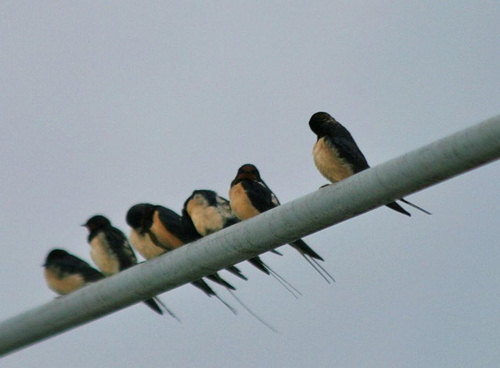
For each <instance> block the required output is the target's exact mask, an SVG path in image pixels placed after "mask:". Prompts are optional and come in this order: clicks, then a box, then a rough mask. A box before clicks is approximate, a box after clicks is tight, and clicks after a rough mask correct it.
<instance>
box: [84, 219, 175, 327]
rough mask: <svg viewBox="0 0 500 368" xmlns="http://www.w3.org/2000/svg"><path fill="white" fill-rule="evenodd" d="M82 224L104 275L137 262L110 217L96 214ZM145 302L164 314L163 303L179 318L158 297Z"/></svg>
mask: <svg viewBox="0 0 500 368" xmlns="http://www.w3.org/2000/svg"><path fill="white" fill-rule="evenodd" d="M82 226H85V227H86V228H87V230H88V231H89V235H88V238H87V241H88V243H89V245H90V257H91V258H92V260H93V261H94V263H95V264H96V266H97V268H99V270H100V271H101V272H102V273H103V274H104V276H111V275H114V274H116V273H118V272H120V271H123V270H125V269H127V268H129V267H132V266H134V265H136V264H137V258H136V256H135V253H134V251H133V250H132V247H131V246H130V243H129V242H128V240H127V237H126V236H125V234H124V233H123V232H122V231H121V230H119V229H117V228H116V227H113V225H112V224H111V221H109V219H108V218H106V217H104V216H102V215H95V216H92V217H91V218H89V219H88V220H87V222H86V223H85V224H83V225H82ZM144 303H146V305H147V306H148V307H150V308H151V309H152V310H154V311H155V312H156V313H158V314H163V311H162V309H161V308H160V305H162V306H163V307H164V308H165V310H166V311H167V312H168V313H169V314H170V315H172V316H173V317H174V318H176V319H177V317H176V316H175V315H173V313H172V312H171V311H170V310H169V309H168V308H167V307H166V306H165V305H164V304H163V303H162V302H161V300H159V298H157V297H154V298H151V299H147V300H145V301H144Z"/></svg>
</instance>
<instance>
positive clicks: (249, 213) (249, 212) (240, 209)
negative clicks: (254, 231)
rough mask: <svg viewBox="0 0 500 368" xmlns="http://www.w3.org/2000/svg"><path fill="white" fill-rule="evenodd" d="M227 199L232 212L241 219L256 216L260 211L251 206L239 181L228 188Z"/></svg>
mask: <svg viewBox="0 0 500 368" xmlns="http://www.w3.org/2000/svg"><path fill="white" fill-rule="evenodd" d="M229 201H230V202H231V209H232V210H233V213H234V214H235V215H236V216H237V217H238V218H239V219H241V220H246V219H248V218H250V217H254V216H257V215H258V214H259V213H260V212H259V211H258V210H257V209H256V208H255V207H254V206H253V204H252V202H251V201H250V199H249V198H248V196H247V194H246V192H245V188H243V185H242V184H241V183H238V184H236V185H233V186H232V187H231V189H230V190H229Z"/></svg>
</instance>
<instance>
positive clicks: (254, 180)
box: [229, 164, 334, 282]
mask: <svg viewBox="0 0 500 368" xmlns="http://www.w3.org/2000/svg"><path fill="white" fill-rule="evenodd" d="M229 200H230V204H231V209H232V210H233V212H234V214H235V215H236V216H237V217H238V218H239V219H240V220H246V219H249V218H251V217H254V216H257V215H258V214H260V213H262V212H265V211H267V210H270V209H271V208H274V207H277V206H279V205H280V202H279V201H278V198H277V197H276V195H275V194H274V193H273V192H272V191H271V189H270V188H269V187H268V186H267V185H266V183H265V182H264V181H263V180H262V178H261V177H260V173H259V170H257V168H256V167H255V166H254V165H252V164H245V165H243V166H241V167H240V168H239V169H238V172H237V174H236V177H235V178H234V180H233V181H232V182H231V188H230V189H229ZM290 245H291V246H292V247H293V248H295V249H296V250H297V251H298V252H299V253H300V254H301V255H302V256H303V257H304V258H305V259H306V260H307V261H308V262H309V264H311V266H312V267H313V268H314V269H315V270H316V271H317V272H318V273H319V274H320V275H321V276H322V277H323V278H324V279H325V280H326V281H327V282H330V281H329V279H330V280H332V281H334V280H333V277H332V276H331V275H329V274H328V272H327V271H326V270H325V269H323V268H322V267H321V266H320V265H319V263H318V262H317V260H320V261H323V258H322V257H321V256H320V255H319V254H318V253H316V252H315V251H314V250H313V249H312V248H311V247H309V246H308V245H307V244H306V243H305V242H304V241H303V240H302V239H298V240H295V241H293V242H291V243H290ZM321 271H323V273H322V272H321ZM325 275H326V276H325Z"/></svg>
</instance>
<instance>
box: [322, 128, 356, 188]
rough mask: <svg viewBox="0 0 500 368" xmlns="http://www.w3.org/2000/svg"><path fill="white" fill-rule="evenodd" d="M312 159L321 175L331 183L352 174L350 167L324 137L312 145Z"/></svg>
mask: <svg viewBox="0 0 500 368" xmlns="http://www.w3.org/2000/svg"><path fill="white" fill-rule="evenodd" d="M313 158H314V164H315V165H316V167H317V168H318V170H319V172H320V173H321V175H323V176H324V177H325V178H327V179H328V180H330V181H331V182H332V183H335V182H337V181H341V180H343V179H345V178H347V177H349V176H351V175H353V174H354V171H353V170H352V168H351V165H349V164H348V163H347V162H346V161H345V160H344V159H342V158H341V157H340V156H339V154H338V151H337V149H336V148H335V147H333V145H332V144H331V143H329V142H328V141H326V140H325V138H324V137H322V138H320V139H318V141H317V142H316V144H315V145H314V147H313Z"/></svg>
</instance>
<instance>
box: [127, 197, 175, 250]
mask: <svg viewBox="0 0 500 368" xmlns="http://www.w3.org/2000/svg"><path fill="white" fill-rule="evenodd" d="M153 209H154V206H153V205H152V204H150V203H139V204H136V205H134V206H132V207H131V208H130V209H129V210H128V211H127V216H126V221H127V224H128V225H129V226H130V228H131V229H130V234H129V239H130V243H131V244H132V246H133V247H134V249H135V250H136V251H137V252H138V253H139V254H140V255H141V256H143V257H144V259H146V260H148V259H152V258H156V257H158V256H159V255H160V254H163V253H165V252H166V250H165V249H164V248H161V247H159V246H157V245H156V244H155V243H154V242H153V240H152V239H151V236H150V235H149V228H150V227H151V225H152V224H153Z"/></svg>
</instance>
